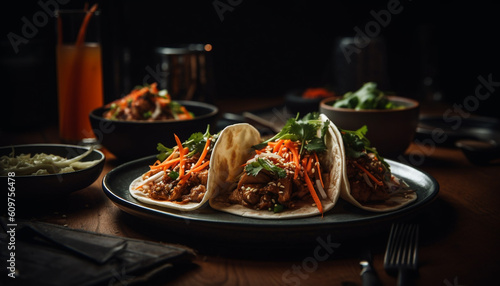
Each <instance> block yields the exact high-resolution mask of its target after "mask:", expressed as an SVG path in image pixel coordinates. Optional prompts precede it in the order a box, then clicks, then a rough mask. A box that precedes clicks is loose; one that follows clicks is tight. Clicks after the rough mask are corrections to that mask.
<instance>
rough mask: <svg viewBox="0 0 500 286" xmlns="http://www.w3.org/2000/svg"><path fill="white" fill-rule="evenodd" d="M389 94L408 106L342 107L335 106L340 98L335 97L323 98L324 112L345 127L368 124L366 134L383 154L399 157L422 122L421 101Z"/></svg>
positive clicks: (397, 101)
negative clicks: (420, 121)
mask: <svg viewBox="0 0 500 286" xmlns="http://www.w3.org/2000/svg"><path fill="white" fill-rule="evenodd" d="M387 98H388V99H389V101H391V102H393V103H395V104H397V105H400V106H404V107H403V108H398V109H364V110H355V109H350V108H338V107H333V104H334V102H335V101H336V100H337V99H338V98H337V97H332V98H326V99H324V100H322V101H321V103H320V112H321V113H324V114H325V115H326V116H327V117H328V118H329V119H330V120H331V121H332V122H333V123H334V124H335V125H337V127H339V128H342V129H347V130H357V129H359V128H360V127H362V126H363V125H366V126H367V127H368V133H367V134H366V137H367V138H368V139H369V140H370V142H371V146H373V147H376V148H377V150H378V151H379V153H380V155H382V156H384V157H389V158H391V157H392V158H395V157H397V156H398V155H400V154H403V153H404V152H405V151H406V149H407V148H408V146H409V145H410V143H411V142H412V140H413V138H414V135H415V132H416V129H417V125H418V116H419V103H418V101H415V100H412V99H409V98H404V97H399V96H387Z"/></svg>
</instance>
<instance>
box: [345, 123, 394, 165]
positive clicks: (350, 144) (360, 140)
mask: <svg viewBox="0 0 500 286" xmlns="http://www.w3.org/2000/svg"><path fill="white" fill-rule="evenodd" d="M367 132H368V127H366V125H363V126H362V127H361V128H359V129H358V130H354V131H351V130H345V129H340V133H341V134H342V140H343V141H344V147H345V152H346V155H347V156H348V157H349V158H354V159H356V158H359V157H361V156H366V154H367V153H366V152H369V153H373V154H375V157H377V159H379V160H380V161H381V162H382V164H383V165H384V166H385V167H386V168H387V169H389V164H387V162H385V160H384V158H383V157H382V156H380V154H379V153H378V152H377V149H375V148H373V147H371V146H370V140H368V138H366V133H367ZM365 151H366V152H365Z"/></svg>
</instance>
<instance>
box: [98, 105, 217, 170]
mask: <svg viewBox="0 0 500 286" xmlns="http://www.w3.org/2000/svg"><path fill="white" fill-rule="evenodd" d="M178 102H179V103H180V104H181V105H184V106H185V107H186V109H187V110H189V111H190V112H192V113H193V114H194V116H195V118H194V119H189V120H163V121H125V120H109V119H105V118H103V117H102V116H103V114H104V112H106V111H107V110H108V108H106V107H101V108H98V109H95V110H93V111H92V112H91V113H90V115H89V118H90V124H91V125H92V129H93V131H94V134H95V136H96V138H97V141H98V142H99V143H100V144H101V145H102V146H104V147H105V148H106V149H107V150H108V151H110V152H111V153H113V154H114V155H115V156H116V157H117V158H118V159H119V160H132V159H137V158H141V157H145V156H148V155H153V154H157V153H158V151H157V150H156V146H157V145H158V143H162V144H163V145H165V146H167V147H172V146H175V145H176V142H175V137H174V134H176V135H177V136H178V137H179V139H180V140H181V141H184V140H187V139H188V138H189V136H190V135H191V134H192V133H194V132H205V130H206V129H207V125H210V129H211V130H212V129H215V120H216V119H217V115H218V113H219V109H218V108H217V107H216V106H213V105H210V104H207V103H202V102H195V101H178Z"/></svg>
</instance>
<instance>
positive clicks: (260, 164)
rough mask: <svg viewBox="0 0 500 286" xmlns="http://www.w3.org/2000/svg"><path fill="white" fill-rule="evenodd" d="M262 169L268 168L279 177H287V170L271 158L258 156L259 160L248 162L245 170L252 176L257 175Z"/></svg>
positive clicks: (267, 169)
mask: <svg viewBox="0 0 500 286" xmlns="http://www.w3.org/2000/svg"><path fill="white" fill-rule="evenodd" d="M261 170H266V171H268V172H269V173H271V174H273V175H275V176H277V177H278V178H285V177H286V171H285V170H284V169H281V168H280V167H278V166H276V165H274V164H273V162H271V161H270V160H269V159H266V158H257V160H255V161H253V162H251V163H249V164H247V165H246V166H245V171H246V172H247V173H248V174H249V175H251V176H257V174H259V172H260V171H261Z"/></svg>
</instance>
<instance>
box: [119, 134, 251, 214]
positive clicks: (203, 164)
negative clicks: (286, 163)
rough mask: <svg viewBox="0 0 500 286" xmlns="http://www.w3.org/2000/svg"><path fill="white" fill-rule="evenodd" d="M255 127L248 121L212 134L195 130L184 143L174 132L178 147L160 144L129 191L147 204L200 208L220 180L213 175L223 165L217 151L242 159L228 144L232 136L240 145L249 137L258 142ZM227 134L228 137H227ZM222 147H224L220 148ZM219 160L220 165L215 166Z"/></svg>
mask: <svg viewBox="0 0 500 286" xmlns="http://www.w3.org/2000/svg"><path fill="white" fill-rule="evenodd" d="M254 130H255V129H254V128H253V127H251V126H250V125H248V124H235V125H233V126H229V127H226V128H225V129H223V130H222V131H220V132H219V133H218V134H213V135H211V134H210V133H209V131H208V128H207V131H206V132H205V133H204V134H203V133H201V132H198V133H194V134H192V135H191V136H190V137H189V139H187V140H186V141H184V142H182V143H181V141H180V139H179V138H178V137H177V136H176V135H174V136H175V139H176V142H177V146H174V147H172V148H167V147H165V146H163V145H162V144H158V150H159V151H160V154H159V155H158V156H157V159H158V160H156V162H154V164H153V165H151V166H150V168H149V170H148V171H147V172H146V173H144V174H143V175H141V176H140V177H138V178H136V179H135V180H134V181H133V182H132V183H131V184H130V187H129V192H130V194H131V195H132V197H134V198H135V199H137V200H138V201H140V202H142V203H145V204H151V205H156V206H160V207H165V208H171V209H176V210H182V211H192V210H195V209H198V208H199V207H201V206H202V205H203V204H204V203H205V202H207V200H208V199H209V198H210V196H211V195H212V194H213V193H214V191H215V189H216V186H217V183H216V180H214V179H213V177H214V175H215V174H217V170H219V169H222V168H224V166H221V164H220V160H219V158H218V157H217V156H216V155H215V154H218V153H222V154H225V156H226V157H227V156H229V157H231V156H236V159H239V160H241V159H240V158H238V155H237V154H234V153H237V151H238V149H236V150H233V151H232V153H231V152H230V153H227V150H228V148H227V144H228V142H229V141H233V140H232V139H233V138H234V141H235V142H236V141H238V139H239V140H240V142H238V143H239V144H242V143H244V142H241V141H242V140H248V143H246V144H255V143H254V142H259V141H260V135H259V133H258V131H256V130H255V132H256V133H255V132H254ZM237 131H238V132H237ZM238 135H239V137H238V138H236V137H237V136H238ZM256 136H257V137H256ZM226 137H229V140H224V138H226ZM255 137H256V138H255ZM221 141H222V143H223V144H220V143H221ZM249 146H251V145H249ZM220 148H222V149H224V150H221V151H218V150H219V149H220ZM216 162H217V164H218V165H219V166H217V167H215V166H214V165H216Z"/></svg>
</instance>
